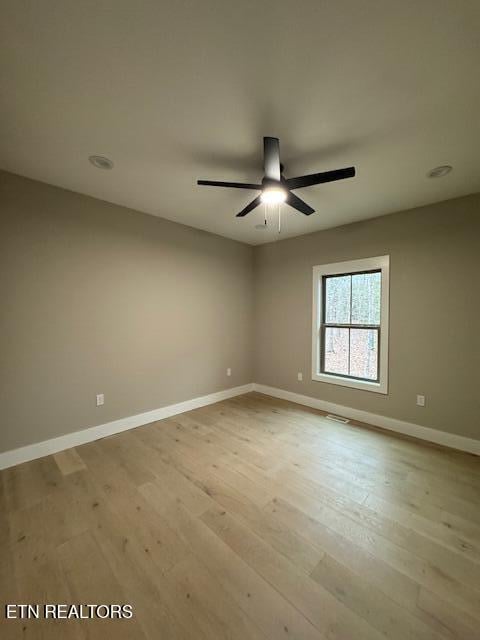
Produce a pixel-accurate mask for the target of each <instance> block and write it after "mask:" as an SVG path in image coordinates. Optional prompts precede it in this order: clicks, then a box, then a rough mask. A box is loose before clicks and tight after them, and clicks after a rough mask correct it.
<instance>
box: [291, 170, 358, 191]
mask: <svg viewBox="0 0 480 640" xmlns="http://www.w3.org/2000/svg"><path fill="white" fill-rule="evenodd" d="M354 175H355V167H346V168H345V169H335V170H334V171H324V172H323V173H312V174H310V175H308V176H298V178H289V179H287V180H286V184H287V187H288V188H289V189H301V188H302V187H310V186H311V185H313V184H323V183H324V182H334V181H335V180H344V179H345V178H353V176H354Z"/></svg>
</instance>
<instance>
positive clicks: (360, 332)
mask: <svg viewBox="0 0 480 640" xmlns="http://www.w3.org/2000/svg"><path fill="white" fill-rule="evenodd" d="M377 367H378V329H350V375H351V376H355V377H356V378H366V379H367V380H376V379H377V377H378V373H377Z"/></svg>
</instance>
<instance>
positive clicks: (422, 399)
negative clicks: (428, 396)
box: [417, 396, 425, 407]
mask: <svg viewBox="0 0 480 640" xmlns="http://www.w3.org/2000/svg"><path fill="white" fill-rule="evenodd" d="M417 406H418V407H424V406H425V396H417Z"/></svg>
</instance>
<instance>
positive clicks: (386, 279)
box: [312, 256, 390, 394]
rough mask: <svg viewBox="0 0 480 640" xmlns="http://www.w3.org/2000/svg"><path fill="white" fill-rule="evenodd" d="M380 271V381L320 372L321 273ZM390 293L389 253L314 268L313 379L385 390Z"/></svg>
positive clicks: (386, 382)
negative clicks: (387, 254)
mask: <svg viewBox="0 0 480 640" xmlns="http://www.w3.org/2000/svg"><path fill="white" fill-rule="evenodd" d="M373 270H380V271H381V274H382V276H381V277H382V283H381V292H380V327H381V331H380V344H379V348H380V358H379V381H378V382H370V381H369V380H356V379H353V378H348V377H343V376H339V375H334V374H328V373H322V372H321V369H320V366H321V363H320V353H321V346H322V345H321V340H322V332H321V318H322V304H323V300H322V295H323V287H322V278H323V276H332V275H342V274H345V273H355V272H362V271H373ZM389 292H390V256H379V257H376V258H362V259H360V260H350V261H348V262H334V263H332V264H322V265H316V266H314V267H313V321H312V380H316V381H318V382H328V383H329V384H336V385H340V386H342V387H351V388H352V389H363V390H364V391H373V392H374V393H383V394H387V393H388V324H389V323H388V311H389Z"/></svg>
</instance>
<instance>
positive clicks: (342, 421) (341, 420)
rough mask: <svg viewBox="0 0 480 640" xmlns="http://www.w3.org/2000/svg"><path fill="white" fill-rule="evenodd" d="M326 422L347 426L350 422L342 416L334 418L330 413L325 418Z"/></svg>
mask: <svg viewBox="0 0 480 640" xmlns="http://www.w3.org/2000/svg"><path fill="white" fill-rule="evenodd" d="M325 417H326V418H327V420H335V422H341V423H342V424H348V423H349V422H350V420H349V419H348V418H343V417H342V416H334V415H333V414H332V413H329V414H328V415H326V416H325Z"/></svg>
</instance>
